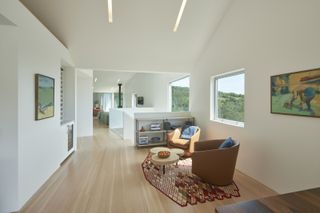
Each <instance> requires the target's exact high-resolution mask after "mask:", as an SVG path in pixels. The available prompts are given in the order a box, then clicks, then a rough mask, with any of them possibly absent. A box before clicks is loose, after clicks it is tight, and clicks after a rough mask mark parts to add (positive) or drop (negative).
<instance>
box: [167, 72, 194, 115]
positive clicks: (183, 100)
mask: <svg viewBox="0 0 320 213" xmlns="http://www.w3.org/2000/svg"><path fill="white" fill-rule="evenodd" d="M189 84H190V77H189V76H188V77H185V78H182V79H179V80H176V81H173V82H171V83H170V88H171V94H170V95H171V111H172V112H182V111H189V93H190V87H189Z"/></svg>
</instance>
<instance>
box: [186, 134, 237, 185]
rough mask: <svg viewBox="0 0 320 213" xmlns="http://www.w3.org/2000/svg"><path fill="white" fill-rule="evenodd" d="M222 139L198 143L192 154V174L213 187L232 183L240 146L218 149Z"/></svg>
mask: <svg viewBox="0 0 320 213" xmlns="http://www.w3.org/2000/svg"><path fill="white" fill-rule="evenodd" d="M223 142H224V139H221V140H220V139H219V140H208V141H199V142H198V143H196V144H195V151H194V153H193V154H192V173H193V174H195V175H197V176H199V177H200V178H202V179H203V180H205V181H206V182H208V183H211V184H214V185H220V186H223V185H229V184H231V183H232V181H233V175H234V171H235V167H236V161H237V156H238V151H239V147H240V144H239V142H235V141H234V142H235V144H234V145H233V146H232V147H230V148H223V149H218V147H219V146H220V144H222V143H223Z"/></svg>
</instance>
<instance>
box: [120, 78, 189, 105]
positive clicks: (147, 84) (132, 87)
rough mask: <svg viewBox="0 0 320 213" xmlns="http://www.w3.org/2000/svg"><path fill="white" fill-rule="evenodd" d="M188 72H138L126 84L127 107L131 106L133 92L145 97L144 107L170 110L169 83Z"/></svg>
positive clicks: (125, 99) (125, 101) (125, 97)
mask: <svg viewBox="0 0 320 213" xmlns="http://www.w3.org/2000/svg"><path fill="white" fill-rule="evenodd" d="M185 75H186V74H182V73H179V74H175V73H174V74H173V73H164V74H160V73H137V74H136V75H135V76H134V77H133V78H132V79H131V80H129V81H128V82H127V83H126V84H125V85H124V103H125V107H131V100H132V93H136V94H137V95H138V96H143V97H144V105H143V107H153V108H154V109H155V110H157V111H168V110H169V83H170V82H171V81H173V80H177V79H179V78H181V77H182V76H185Z"/></svg>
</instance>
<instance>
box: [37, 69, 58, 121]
mask: <svg viewBox="0 0 320 213" xmlns="http://www.w3.org/2000/svg"><path fill="white" fill-rule="evenodd" d="M54 89H55V88H54V79H53V78H50V77H48V76H44V75H40V74H36V75H35V93H36V94H35V119H36V120H42V119H46V118H51V117H53V116H54Z"/></svg>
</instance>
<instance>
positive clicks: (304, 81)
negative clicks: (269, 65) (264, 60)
mask: <svg viewBox="0 0 320 213" xmlns="http://www.w3.org/2000/svg"><path fill="white" fill-rule="evenodd" d="M271 113H276V114H285V115H297V116H308V117H320V68H318V69H312V70H305V71H299V72H293V73H286V74H281V75H275V76H271Z"/></svg>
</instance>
